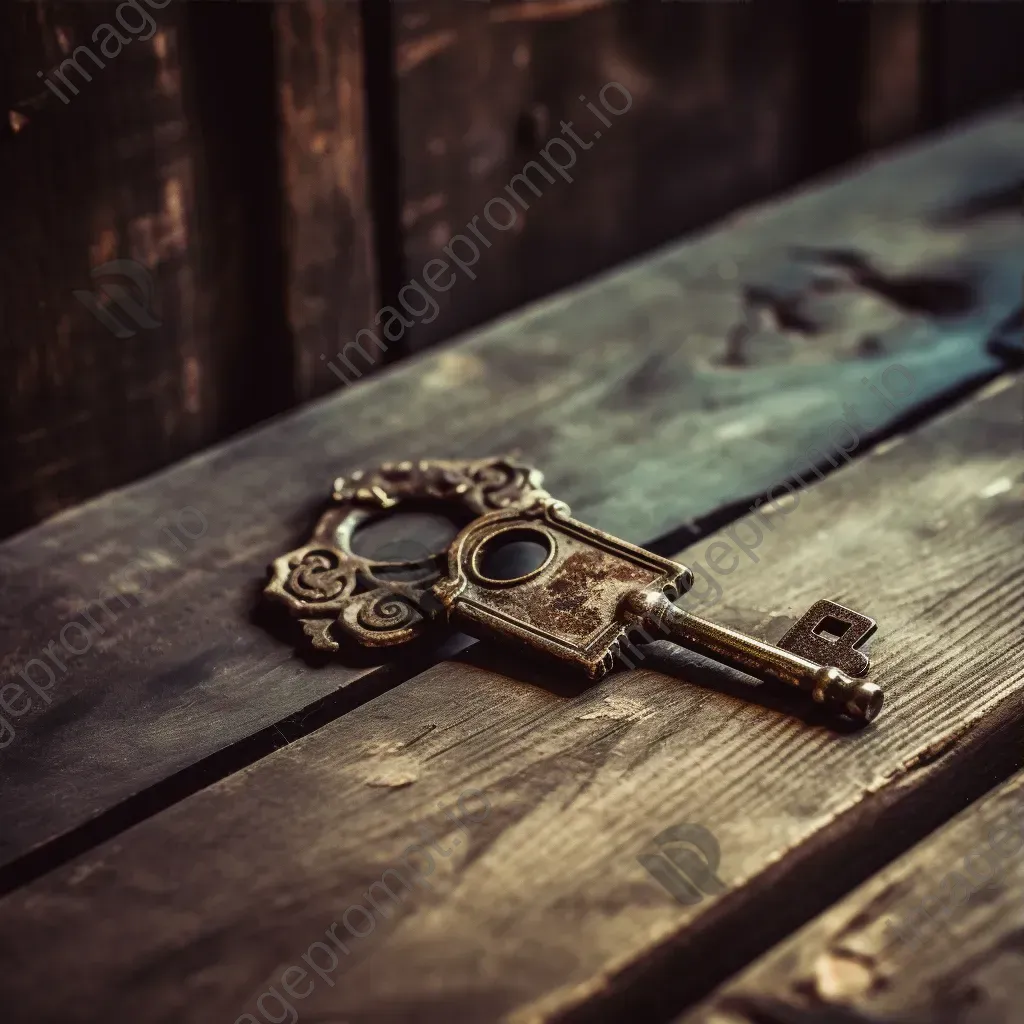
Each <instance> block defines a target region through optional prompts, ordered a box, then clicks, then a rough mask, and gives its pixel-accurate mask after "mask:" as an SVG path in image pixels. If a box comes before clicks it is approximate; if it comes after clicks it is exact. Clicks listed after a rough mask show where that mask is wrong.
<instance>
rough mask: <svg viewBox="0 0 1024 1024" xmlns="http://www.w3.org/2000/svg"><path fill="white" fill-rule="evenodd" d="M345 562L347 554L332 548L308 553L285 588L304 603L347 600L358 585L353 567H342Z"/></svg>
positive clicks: (289, 578)
mask: <svg viewBox="0 0 1024 1024" xmlns="http://www.w3.org/2000/svg"><path fill="white" fill-rule="evenodd" d="M343 561H344V555H342V554H341V553H340V552H338V551H332V550H331V549H330V548H317V549H315V550H311V551H307V552H306V553H305V554H304V555H303V556H302V558H301V559H300V561H299V564H298V565H296V566H295V568H293V569H292V571H291V573H290V575H289V576H288V582H287V583H286V584H285V586H286V587H287V589H288V591H289V592H290V593H292V594H294V595H295V596H296V597H298V598H301V599H302V600H304V601H332V600H334V599H335V598H337V597H347V596H348V595H349V594H351V593H352V590H353V588H354V586H355V578H354V576H353V575H352V567H351V566H346V565H343V564H342V563H343Z"/></svg>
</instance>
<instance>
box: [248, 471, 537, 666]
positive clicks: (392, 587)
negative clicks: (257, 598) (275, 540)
mask: <svg viewBox="0 0 1024 1024" xmlns="http://www.w3.org/2000/svg"><path fill="white" fill-rule="evenodd" d="M542 481H543V477H542V475H541V473H540V472H539V471H538V470H536V469H534V468H533V467H532V466H528V465H526V464H525V463H522V462H519V461H518V460H516V459H513V458H509V457H495V458H488V459H476V460H471V461H448V460H436V461H419V462H397V463H390V462H389V463H384V464H383V465H382V466H380V467H379V468H377V469H374V470H370V471H362V470H360V471H357V472H355V473H353V474H351V475H350V476H348V477H339V478H338V479H337V480H335V482H334V491H333V494H332V496H331V500H332V505H331V507H330V508H328V510H327V511H326V512H325V513H324V514H323V515H322V516H321V517H320V520H319V522H318V523H317V525H316V527H315V529H314V530H313V535H312V537H311V538H310V539H309V541H307V543H306V544H304V545H302V547H300V548H296V549H295V550H294V551H289V552H288V553H287V554H285V555H282V556H281V557H280V558H277V559H275V560H274V562H273V563H272V564H271V567H270V571H271V579H270V582H269V583H268V584H267V586H266V588H265V591H264V593H265V595H266V597H267V598H268V599H269V600H271V601H273V602H275V603H277V604H279V605H283V606H284V607H285V608H286V609H287V610H288V612H289V613H290V614H291V615H293V616H295V617H296V618H297V619H299V620H300V621H301V623H302V626H303V630H304V632H305V634H306V636H307V637H309V639H310V641H311V642H312V644H313V646H314V647H315V648H318V649H320V650H324V651H336V650H338V646H339V645H338V639H339V637H338V633H339V632H340V633H342V634H348V635H349V636H350V637H352V638H353V639H355V640H356V641H358V642H359V643H361V644H363V645H365V646H368V647H385V646H391V645H394V644H401V643H405V642H407V641H409V640H413V639H415V638H416V637H418V636H420V635H421V633H422V632H423V629H424V626H425V620H424V615H423V612H422V610H421V608H420V601H421V598H422V596H423V593H424V592H425V591H426V590H428V589H429V587H430V586H431V584H432V583H433V582H434V581H435V580H436V579H437V578H438V577H439V576H440V574H441V571H442V569H443V565H444V557H445V556H444V552H441V553H440V554H438V555H436V556H427V557H420V556H418V557H416V558H412V559H403V558H398V559H386V558H378V557H374V556H372V555H370V556H366V555H360V554H357V553H356V552H355V551H353V549H352V541H353V537H354V535H355V533H356V530H357V529H359V527H361V526H363V525H364V524H365V523H367V522H368V521H369V520H371V519H372V518H373V517H375V516H378V515H379V514H380V513H381V512H384V511H396V512H397V511H402V510H403V509H405V508H408V507H413V506H415V507H421V506H423V505H424V504H435V505H436V506H437V507H438V508H440V509H443V510H447V509H453V510H455V511H456V512H459V511H461V512H462V513H463V514H468V515H470V516H478V515H482V514H483V513H485V512H489V511H493V510H494V509H502V508H507V507H511V506H515V505H517V504H519V503H521V502H531V501H533V500H534V499H535V498H537V497H542V496H546V492H545V491H543V490H542V489H541V484H542ZM410 576H411V577H412V578H410ZM403 577H404V578H403Z"/></svg>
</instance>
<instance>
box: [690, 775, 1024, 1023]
mask: <svg viewBox="0 0 1024 1024" xmlns="http://www.w3.org/2000/svg"><path fill="white" fill-rule="evenodd" d="M1022 821H1024V775H1020V774H1018V775H1016V776H1014V778H1013V779H1012V780H1011V781H1009V782H1006V783H1004V784H1003V785H1002V786H1000V787H998V789H996V790H995V792H993V793H992V794H991V795H990V796H988V797H986V798H985V799H984V800H982V801H980V802H978V803H976V804H973V805H972V806H971V807H970V808H968V809H967V810H966V811H964V812H962V813H961V814H960V815H958V816H957V817H956V818H955V819H954V820H953V821H952V822H950V824H949V825H948V826H946V827H945V828H943V829H941V830H940V831H939V832H937V833H936V834H935V835H933V836H930V837H929V838H928V839H926V840H925V841H924V842H922V843H920V844H919V845H917V846H915V847H914V848H913V849H912V850H911V851H910V852H909V853H907V854H906V855H905V856H904V857H901V858H900V859H899V860H898V861H896V862H895V863H893V864H892V865H891V866H889V867H887V868H886V869H885V870H884V871H882V872H880V873H879V874H878V875H877V876H876V877H874V878H872V879H871V881H870V882H868V883H867V884H865V885H863V886H861V887H860V888H859V889H857V890H856V891H855V892H852V893H851V894H850V895H849V896H848V897H847V898H846V899H844V900H843V901H842V902H840V903H838V904H837V905H836V906H835V907H833V908H832V909H830V910H829V911H828V912H827V913H826V914H823V915H822V916H821V917H820V918H819V919H818V920H816V921H814V922H813V923H812V924H810V925H808V926H807V927H805V928H803V929H802V930H801V931H800V932H798V933H797V934H796V935H794V936H793V937H792V938H791V939H789V940H787V941H786V942H784V943H783V944H782V945H781V946H779V947H778V948H777V949H774V950H772V951H771V953H769V954H768V955H767V956H765V957H764V958H763V959H761V960H759V961H758V962H757V963H756V964H754V965H753V966H752V967H751V968H750V969H749V970H746V971H744V972H743V974H741V975H740V976H739V977H738V978H736V979H735V980H733V981H730V982H729V983H728V984H727V985H725V986H723V987H722V988H721V989H720V990H718V991H717V992H716V993H715V994H714V996H712V998H710V999H708V1000H707V1002H705V1003H702V1004H701V1005H700V1006H699V1007H697V1008H695V1009H694V1010H693V1011H692V1012H691V1013H689V1014H687V1015H686V1016H685V1017H684V1018H682V1020H683V1021H686V1022H687V1024H696V1022H697V1021H707V1022H709V1024H710V1022H714V1024H754V1022H756V1024H804V1022H807V1024H810V1022H811V1021H814V1022H819V1021H820V1022H821V1024H828V1022H834V1024H844V1022H845V1024H868V1022H871V1024H886V1022H892V1024H896V1022H899V1024H953V1022H956V1024H973V1022H982V1021H984V1022H986V1024H1002V1022H1005V1024H1011V1022H1012V1021H1016V1020H1019V1019H1020V1007H1021V1005H1022V1003H1024V980H1022V977H1021V970H1020V961H1021V936H1022V935H1024V849H1022V847H1024V834H1022V832H1021V824H1022ZM680 1024H682V1021H681V1022H680Z"/></svg>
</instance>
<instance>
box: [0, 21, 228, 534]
mask: <svg viewBox="0 0 1024 1024" xmlns="http://www.w3.org/2000/svg"><path fill="white" fill-rule="evenodd" d="M115 9H116V5H115V4H113V3H100V4H90V5H88V6H86V5H84V4H71V5H65V4H60V3H31V4H29V3H12V4H5V5H4V8H3V13H2V14H0V23H2V29H0V38H2V42H0V47H2V48H3V56H4V59H3V60H2V61H0V64H2V65H3V68H4V72H3V77H4V89H3V92H4V102H5V105H4V108H3V111H4V114H3V118H4V123H3V125H2V140H3V145H2V148H0V180H2V181H3V184H4V193H3V198H2V210H3V212H2V218H3V225H4V247H3V248H4V255H3V258H2V260H0V295H2V299H0V301H2V303H3V315H2V319H3V332H2V340H0V344H2V345H3V361H4V366H5V370H6V381H5V400H4V404H3V413H2V416H3V421H4V422H3V428H2V429H3V445H2V451H3V455H2V466H0V468H2V472H0V496H2V508H3V511H2V513H0V532H2V533H3V534H4V535H7V534H9V533H11V532H12V531H14V530H16V529H20V528H22V527H24V526H26V525H27V524H29V523H33V522H37V521H38V520H39V519H41V518H43V517H45V516H47V515H51V514H52V513H54V512H56V511H57V510H59V509H61V508H63V507H65V506H67V505H69V504H72V503H74V502H76V501H80V500H82V498H84V497H88V496H91V495H93V494H95V493H97V492H98V491H100V490H103V489H106V488H109V487H112V486H115V485H117V484H119V483H122V482H124V481H125V480H129V479H133V478H136V477H138V476H140V475H142V474H143V473H146V472H150V471H152V470H153V469H154V468H156V467H157V466H159V465H163V464H166V463H167V462H169V461H173V460H175V459H178V458H181V457H182V456H183V455H185V454H187V453H188V452H189V451H191V450H193V449H194V448H196V447H198V446H200V445H202V444H205V443H209V442H210V441H211V440H212V439H213V438H215V437H216V436H218V435H217V433H216V430H215V424H216V422H217V419H218V409H217V396H216V394H215V393H214V390H213V387H214V381H215V375H214V374H213V373H212V368H213V366H212V364H213V361H214V354H213V352H212V351H211V330H212V329H215V327H216V329H218V330H219V331H220V332H221V333H220V334H219V339H218V340H219V342H220V344H221V345H222V346H224V347H225V348H228V347H230V346H231V344H232V341H233V337H232V330H231V327H232V325H231V324H230V323H229V322H227V321H224V320H221V322H220V323H218V324H216V325H215V324H214V322H213V310H212V308H211V301H210V300H211V298H212V295H213V294H214V293H215V291H216V288H217V286H218V284H219V283H220V281H219V279H218V278H217V276H216V274H212V275H211V276H210V277H209V278H208V279H204V278H201V277H200V275H199V273H198V249H197V246H196V239H197V235H199V234H200V233H202V234H203V236H204V238H205V235H206V231H207V230H208V229H209V228H210V224H209V223H208V222H204V223H202V224H200V223H199V222H198V220H199V219H198V217H197V210H196V195H197V191H198V190H202V189H203V188H204V182H203V181H202V178H203V174H204V169H203V155H204V154H203V147H202V144H201V142H200V140H199V138H198V137H197V132H196V126H195V124H194V123H193V122H192V120H191V115H192V113H193V111H192V109H191V107H190V104H189V99H188V97H187V96H186V94H185V92H184V89H183V85H182V67H183V64H185V63H187V62H188V59H189V55H188V53H187V45H186V44H185V43H184V37H185V34H186V32H187V29H186V25H185V23H186V21H187V18H186V13H185V11H184V10H183V9H182V6H181V5H177V4H173V5H170V6H168V7H166V9H164V10H159V11H155V10H154V11H150V12H149V13H148V15H147V14H146V13H145V9H144V8H143V9H142V17H141V18H140V17H139V15H133V14H132V13H131V12H130V11H126V13H125V21H126V22H127V23H128V24H131V25H135V26H137V31H134V32H131V33H129V32H128V31H127V29H124V28H123V27H121V26H120V23H119V22H118V21H117V18H116V17H115ZM147 18H148V21H147V20H146V19H147ZM104 25H106V26H110V33H109V34H108V33H106V32H105V31H104V30H103V28H102V26H104ZM100 44H102V45H103V49H102V50H101V48H100ZM78 47H86V49H77V48H78ZM183 49H184V50H185V51H186V52H184V53H183ZM76 50H77V52H75V53H73V52H72V51H76ZM122 51H123V52H122ZM90 54H91V56H90ZM65 61H67V63H63V62H65ZM37 73H39V75H40V76H41V77H37ZM228 202H229V204H230V199H228ZM227 215H228V216H230V210H228V211H227ZM115 261H132V262H131V263H130V264H122V265H121V267H120V268H119V267H118V266H117V265H115V266H114V267H111V266H110V264H111V263H112V262H115ZM126 265H127V270H124V269H122V268H124V267H125V266H126ZM101 267H106V268H107V269H106V270H105V271H104V272H102V273H101V272H100V268H101ZM94 275H97V276H94ZM130 275H131V276H130ZM111 284H113V285H114V286H115V287H121V288H122V289H124V295H125V296H126V298H127V299H128V300H129V301H131V302H132V306H131V307H130V308H127V309H126V308H125V307H123V306H122V305H119V304H118V303H116V302H115V301H114V300H113V299H112V298H111V297H110V295H109V294H108V289H107V288H106V286H108V285H111ZM147 288H148V289H149V290H150V295H149V296H148V297H147V296H146V295H145V291H146V289H147ZM76 293H77V294H76ZM79 296H81V297H84V299H85V301H82V298H80V297H79ZM90 296H92V297H90ZM90 306H91V307H92V308H90ZM94 309H95V310H97V311H98V312H97V313H95V314H94V312H93V311H92V310H94ZM101 316H102V317H103V319H101V318H100V317H101ZM129 423H130V424H131V429H125V425H126V424H129Z"/></svg>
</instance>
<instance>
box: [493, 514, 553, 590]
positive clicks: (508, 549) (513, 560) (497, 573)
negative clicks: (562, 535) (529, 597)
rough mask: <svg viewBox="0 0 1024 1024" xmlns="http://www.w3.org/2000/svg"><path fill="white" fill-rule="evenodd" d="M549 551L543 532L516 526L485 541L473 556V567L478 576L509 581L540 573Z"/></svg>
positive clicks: (548, 540)
mask: <svg viewBox="0 0 1024 1024" xmlns="http://www.w3.org/2000/svg"><path fill="white" fill-rule="evenodd" d="M552 551H553V548H552V545H551V539H550V538H549V537H548V535H547V534H546V533H542V532H541V531H540V530H533V529H530V528H529V527H525V526H517V527H516V528H515V529H512V530H506V531H505V532H504V533H499V534H497V535H495V536H493V537H490V538H488V539H487V540H485V541H484V542H483V544H482V545H481V546H480V549H479V550H478V551H477V553H476V556H475V558H474V559H473V568H474V569H475V571H476V574H477V575H478V576H479V577H480V578H481V579H484V580H489V581H491V582H494V583H512V582H515V581H517V580H521V579H524V578H526V577H528V576H532V575H534V574H535V573H538V572H540V570H541V569H543V568H544V566H545V565H546V564H547V563H548V560H549V559H550V558H551V555H552Z"/></svg>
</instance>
